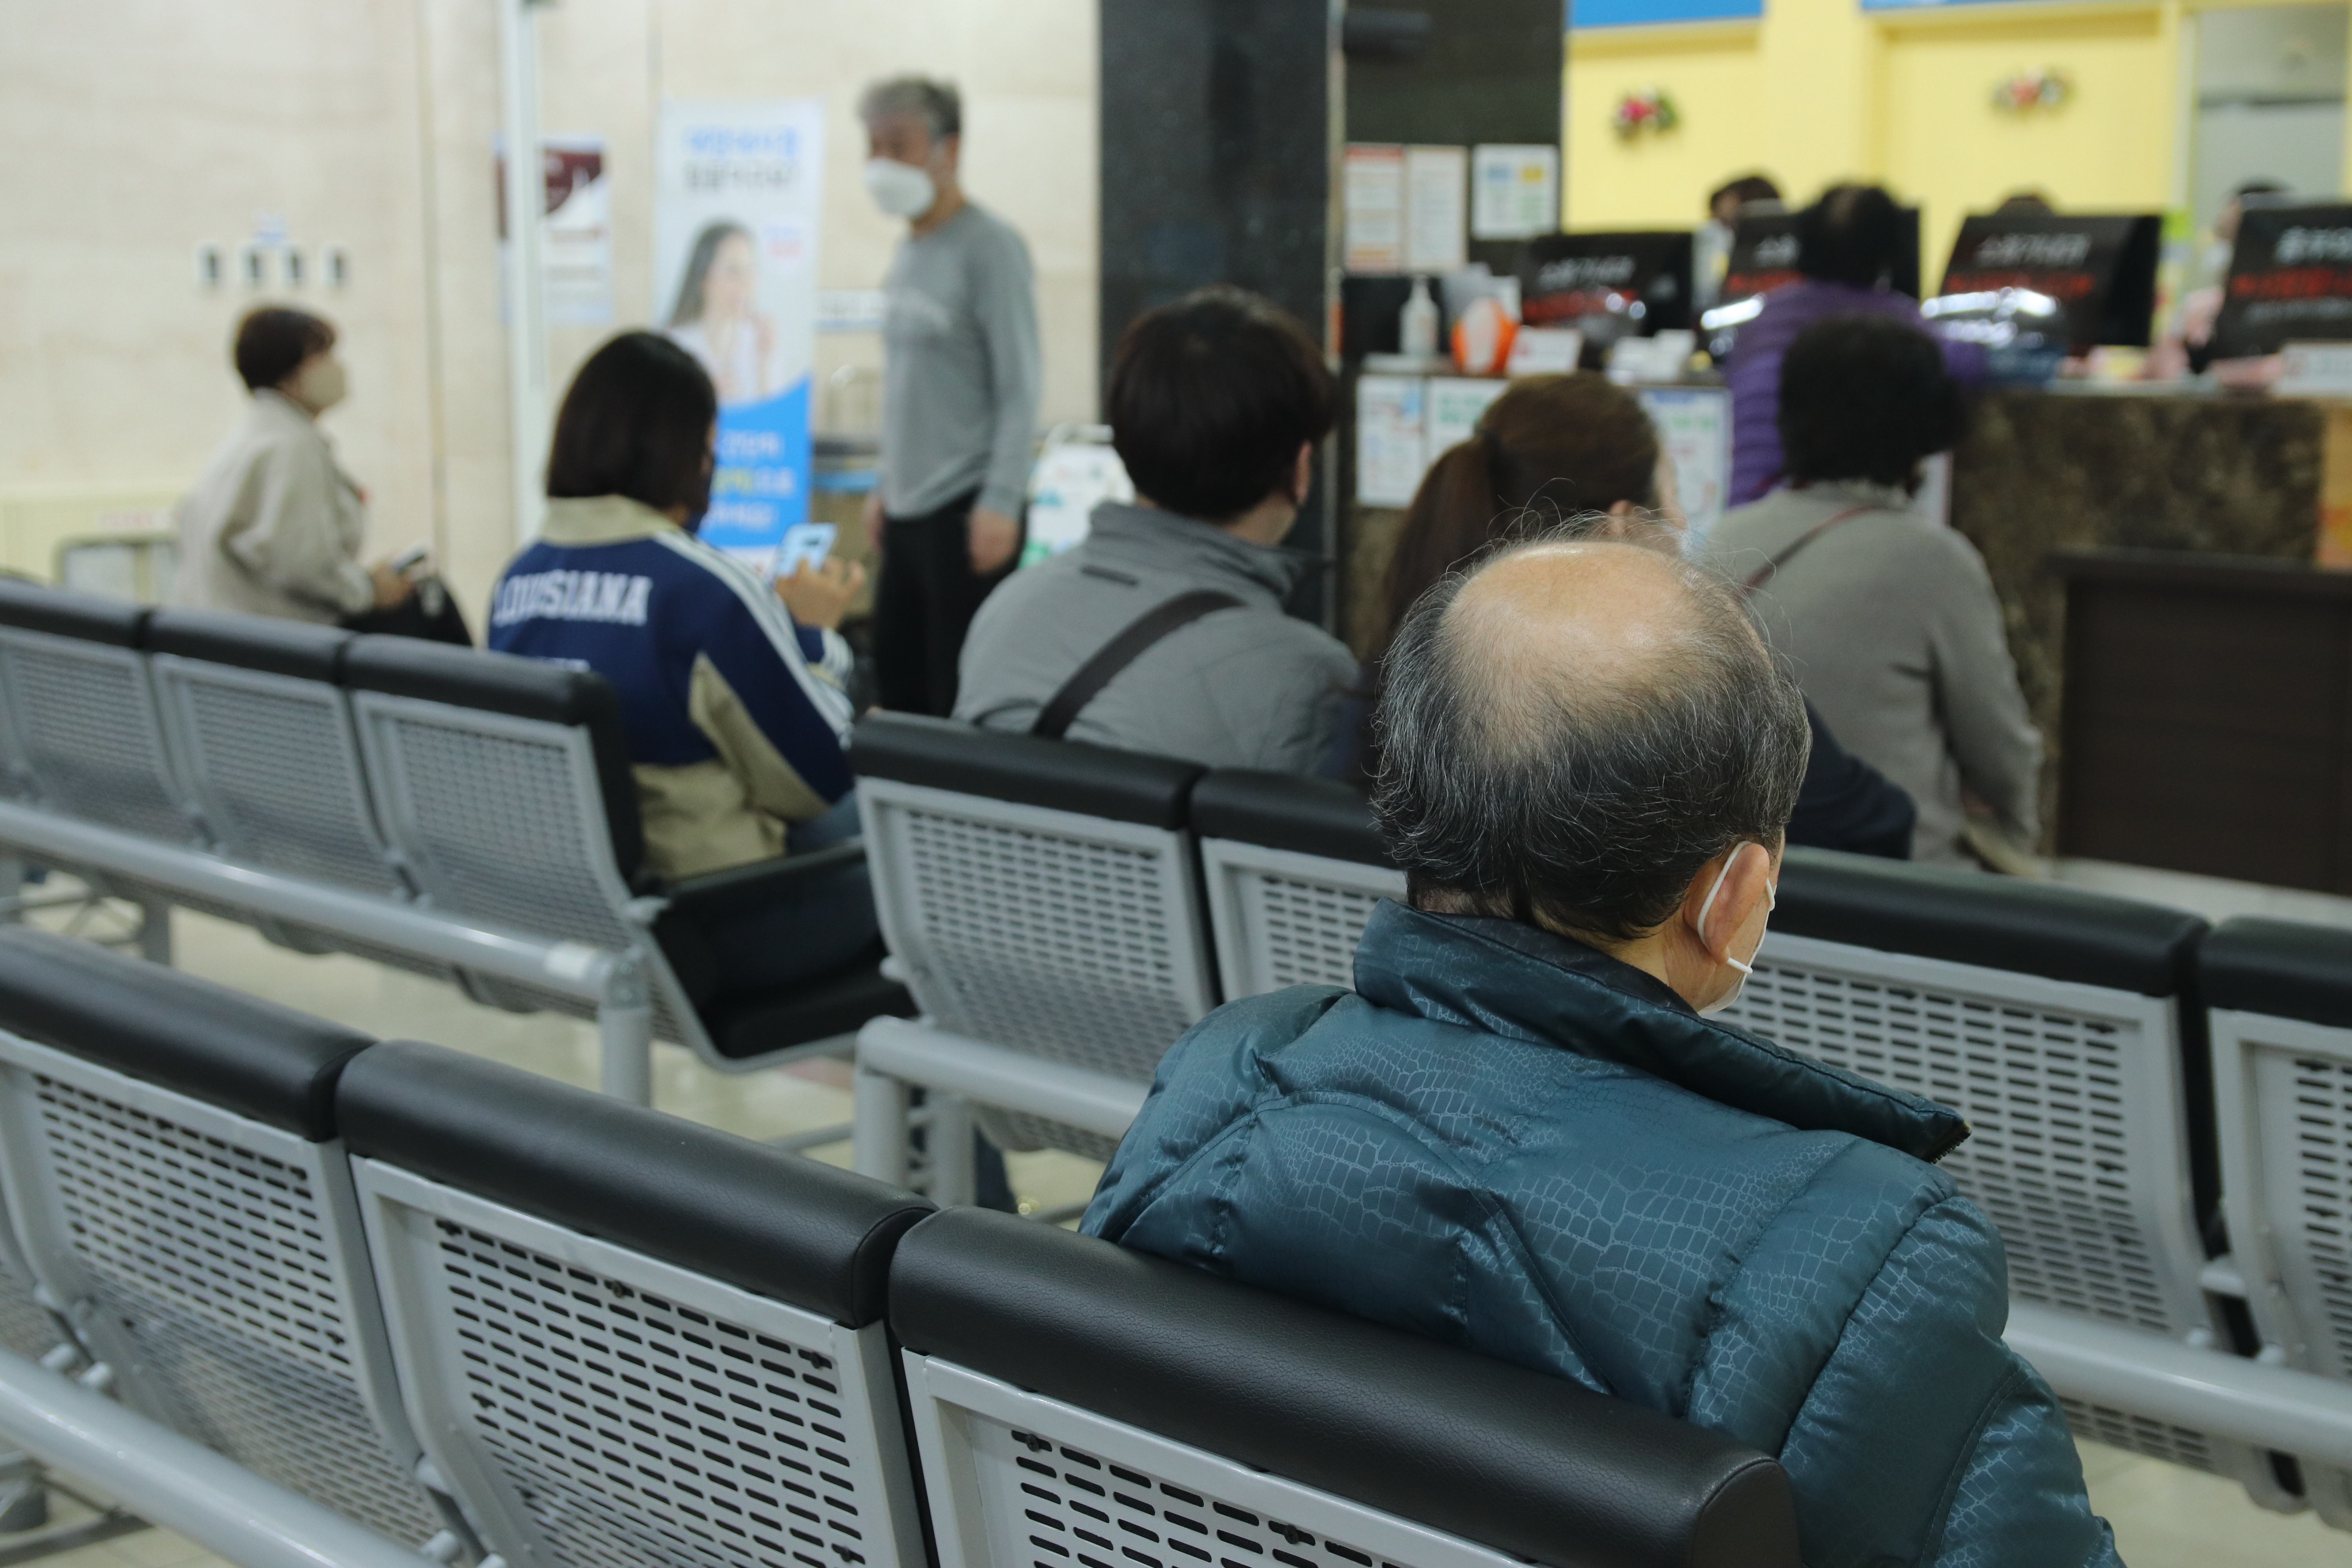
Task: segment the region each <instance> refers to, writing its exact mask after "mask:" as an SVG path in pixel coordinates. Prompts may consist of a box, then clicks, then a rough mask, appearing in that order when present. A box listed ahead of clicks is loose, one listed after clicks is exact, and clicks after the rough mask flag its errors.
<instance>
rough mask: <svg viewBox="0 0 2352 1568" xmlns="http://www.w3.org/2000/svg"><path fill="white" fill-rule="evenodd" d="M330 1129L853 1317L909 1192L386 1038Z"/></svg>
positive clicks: (668, 1257) (503, 1198)
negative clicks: (338, 1124) (336, 1124)
mask: <svg viewBox="0 0 2352 1568" xmlns="http://www.w3.org/2000/svg"><path fill="white" fill-rule="evenodd" d="M336 1113H337V1115H338V1117H339V1118H340V1120H341V1126H342V1131H343V1140H344V1142H345V1144H346V1146H347V1147H348V1148H349V1149H350V1150H351V1152H352V1153H354V1154H369V1155H373V1156H375V1157H376V1158H379V1159H381V1160H383V1161H385V1162H386V1163H390V1164H394V1165H398V1166H400V1167H401V1168H402V1169H404V1170H407V1171H412V1172H414V1173H416V1174H417V1175H420V1176H425V1177H427V1178H429V1179H431V1180H433V1181H436V1182H441V1183H444V1184H446V1185H449V1186H453V1187H457V1188H460V1189H462V1190H464V1191H466V1192H468V1193H472V1194H475V1195H476V1196H478V1197H485V1198H489V1199H492V1200H493V1201H495V1202H498V1203H501V1204H505V1205H508V1206H509V1207H510V1208H518V1209H521V1210H523V1211H524V1212H526V1213H529V1214H533V1215H539V1216H540V1217H541V1218H542V1219H547V1220H551V1221H553V1222H555V1223H556V1224H558V1225H562V1226H569V1227H571V1228H572V1229H574V1230H580V1231H585V1232H586V1233H588V1234H589V1235H591V1236H595V1237H603V1238H604V1240H606V1241H611V1242H614V1243H617V1244H619V1245H620V1246H623V1247H629V1248H632V1249H634V1250H635V1251H639V1252H644V1253H646V1254H649V1255H651V1256H652V1257H655V1258H662V1259H664V1260H665V1261H667V1262H670V1263H675V1264H677V1266H678V1267H679V1268H690V1269H692V1270H694V1271H695V1272H696V1273H698V1274H707V1275H709V1276H710V1277H712V1278H713V1279H723V1280H725V1281H726V1282H727V1283H729V1284H730V1285H738V1286H740V1287H742V1288H743V1289H747V1290H752V1291H756V1292H758V1293H759V1294H761V1295H763V1296H768V1297H772V1298H773V1299H775V1300H780V1301H787V1302H790V1303H792V1304H793V1306H796V1307H803V1308H806V1309H807V1310H810V1311H812V1312H818V1313H822V1314H823V1315H824V1316H825V1317H827V1318H830V1319H832V1320H833V1321H835V1322H839V1323H844V1324H846V1325H848V1326H849V1327H851V1328H859V1327H863V1326H864V1325H866V1324H867V1323H870V1322H873V1321H876V1320H877V1319H879V1318H880V1317H881V1315H882V1304H883V1292H884V1288H885V1285H886V1283H887V1276H888V1272H889V1267H890V1253H891V1249H892V1248H893V1247H896V1246H897V1245H898V1238H899V1237H901V1236H903V1235H905V1234H906V1232H907V1230H908V1227H910V1226H913V1225H914V1223H915V1222H916V1221H917V1220H919V1219H921V1218H922V1217H923V1216H924V1215H927V1214H929V1213H930V1212H931V1205H929V1203H927V1202H925V1201H924V1200H923V1199H921V1198H919V1197H918V1196H916V1195H915V1194H912V1193H909V1192H906V1191H904V1190H902V1189H900V1188H898V1187H892V1186H886V1185H884V1184H882V1183H880V1182H877V1181H872V1180H869V1179H868V1178H866V1177H864V1176H859V1175H854V1174H852V1173H849V1172H847V1171H841V1170H835V1168H834V1167H832V1166H830V1165H821V1164H819V1163H816V1162H815V1161H814V1160H804V1159H802V1158H801V1157H800V1156H799V1155H797V1154H788V1153H785V1152H783V1151H782V1150H780V1149H771V1148H769V1147H767V1146H766V1145H765V1144H761V1143H754V1142H751V1140H750V1139H748V1138H738V1137H736V1136H735V1135H734V1134H732V1133H730V1132H720V1131H716V1130H715V1129H712V1128H709V1127H699V1126H697V1125H696V1124H695V1123H693V1122H691V1121H684V1120H682V1119H680V1118H678V1117H675V1116H667V1115H664V1114H663V1113H662V1112H660V1111H657V1110H651V1109H649V1108H647V1107H646V1106H642V1105H629V1104H626V1103H625V1102H623V1101H621V1100H614V1099H612V1098H610V1097H609V1096H606V1095H602V1094H592V1093H590V1092H589V1091H588V1090H586V1089H573V1088H572V1087H571V1086H569V1085H567V1084H561V1083H557V1082H555V1081H554V1080H553V1079H545V1078H541V1077H540V1076H538V1075H537V1074H535V1073H528V1072H522V1071H520V1070H519V1069H517V1068H509V1067H502V1066H500V1065H499V1064H498V1063H496V1062H490V1061H485V1060H483V1059H482V1058H478V1057H470V1056H467V1055H465V1054H463V1053H462V1052H458V1051H452V1050H446V1049H444V1048H443V1047H439V1046H427V1045H421V1044H418V1043H417V1042H415V1041H413V1040H396V1041H393V1042H390V1043H388V1044H385V1045H383V1046H379V1047H376V1048H375V1049H373V1050H372V1051H369V1052H368V1053H367V1054H366V1055H364V1056H362V1058H360V1059H359V1061H357V1062H355V1063H353V1064H352V1070H350V1071H348V1072H346V1073H344V1075H343V1079H342V1082H341V1084H340V1085H339V1086H338V1088H337V1091H336Z"/></svg>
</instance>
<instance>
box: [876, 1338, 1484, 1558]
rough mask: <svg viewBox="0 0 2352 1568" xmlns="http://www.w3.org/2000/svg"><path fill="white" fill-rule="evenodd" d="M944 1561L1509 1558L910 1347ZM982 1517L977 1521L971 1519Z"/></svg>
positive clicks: (921, 1435) (913, 1389) (910, 1375)
mask: <svg viewBox="0 0 2352 1568" xmlns="http://www.w3.org/2000/svg"><path fill="white" fill-rule="evenodd" d="M907 1365H908V1381H909V1384H911V1390H910V1392H911V1393H912V1394H913V1397H914V1400H915V1405H916V1413H915V1423H916V1431H917V1433H918V1434H919V1440H920V1443H921V1447H922V1451H923V1462H924V1467H925V1474H926V1478H927V1479H928V1481H929V1489H930V1490H929V1495H930V1496H931V1498H933V1499H934V1500H935V1501H934V1504H933V1521H934V1528H935V1530H936V1532H937V1535H938V1538H939V1544H940V1563H941V1565H942V1568H1197V1565H1210V1568H1223V1565H1225V1564H1229V1563H1230V1564H1236V1565H1238V1564H1244V1563H1245V1564H1249V1565H1251V1568H1374V1565H1375V1564H1377V1565H1378V1568H1503V1565H1504V1564H1507V1563H1516V1562H1517V1560H1516V1559H1514V1558H1511V1557H1508V1556H1506V1555H1504V1554H1503V1553H1501V1552H1496V1551H1493V1550H1492V1549H1490V1548H1488V1547H1485V1546H1480V1545H1477V1544H1475V1543H1474V1542H1468V1541H1465V1540H1463V1539H1461V1538H1460V1537H1458V1536H1454V1535H1448V1534H1444V1533H1441V1532H1439V1531H1433V1530H1431V1529H1428V1528H1426V1527H1424V1526H1421V1525H1417V1524H1413V1523H1412V1522H1410V1521H1404V1520H1401V1519H1398V1518H1396V1517H1395V1516H1393V1515H1391V1514H1385V1513H1382V1512H1381V1511H1379V1510H1376V1509H1371V1508H1367V1507H1365V1506H1364V1505H1363V1504H1361V1503H1358V1502H1354V1501H1350V1500H1347V1499H1343V1498H1339V1497H1334V1496H1332V1495H1331V1494H1330V1493H1328V1492H1325V1491H1320V1490H1318V1489H1314V1488H1311V1487H1307V1486H1302V1485H1299V1484H1298V1483H1297V1482H1293V1481H1287V1480H1284V1479H1279V1478H1277V1477H1275V1476H1272V1475H1268V1474H1266V1473H1265V1472H1264V1471H1261V1470H1254V1469H1250V1468H1246V1467H1244V1466H1242V1465H1237V1464H1235V1463H1234V1462H1233V1461H1231V1460H1229V1459H1224V1458H1219V1457H1217V1456H1215V1455H1213V1454H1208V1453H1204V1452H1202V1450H1201V1449H1198V1448H1194V1447H1189V1446H1187V1445H1184V1444H1181V1443H1177V1442H1173V1441H1171V1440H1170V1439H1168V1438H1165V1437H1161V1436H1157V1435H1156V1434H1153V1433H1150V1432H1148V1431H1145V1430H1144V1429H1142V1428H1140V1427H1138V1426H1129V1425H1127V1424H1125V1423H1121V1422H1117V1421H1111V1420H1108V1419H1106V1418H1104V1417H1102V1416H1099V1415H1094V1414H1092V1413H1091V1412H1087V1411H1084V1410H1080V1409H1077V1408H1076V1407H1075V1406H1072V1405H1064V1404H1061V1403H1059V1402H1058V1401H1055V1400H1052V1399H1047V1398H1044V1397H1041V1396H1039V1395H1037V1394H1028V1393H1024V1392H1023V1391H1022V1390H1019V1389H1016V1388H1014V1387H1013V1386H1012V1385H1010V1384H1004V1383H1000V1382H998V1381H997V1380H995V1379H993V1378H990V1377H985V1376H982V1375H981V1374H979V1373H973V1372H971V1371H969V1370H967V1369H965V1368H962V1367H960V1366H956V1365H954V1364H953V1363H947V1362H942V1361H939V1360H936V1359H932V1358H926V1357H922V1356H917V1355H912V1354H910V1355H908V1357H907ZM942 1499H945V1500H948V1501H947V1503H946V1504H945V1506H942V1505H941V1503H940V1501H938V1500H942ZM975 1516H976V1517H975Z"/></svg>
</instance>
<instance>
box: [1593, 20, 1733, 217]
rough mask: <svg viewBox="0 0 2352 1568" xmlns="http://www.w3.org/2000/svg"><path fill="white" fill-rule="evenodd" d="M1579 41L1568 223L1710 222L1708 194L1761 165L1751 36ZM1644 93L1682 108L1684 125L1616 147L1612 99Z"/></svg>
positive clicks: (1721, 34) (1714, 34)
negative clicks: (1636, 42) (1630, 44)
mask: <svg viewBox="0 0 2352 1568" xmlns="http://www.w3.org/2000/svg"><path fill="white" fill-rule="evenodd" d="M1645 30H1646V29H1645ZM1583 43H1584V41H1583V40H1581V39H1575V40H1571V47H1570V52H1569V67H1568V115H1567V134H1568V160H1567V178H1568V190H1567V201H1566V205H1563V206H1562V208H1561V209H1560V210H1561V211H1562V212H1563V213H1565V214H1566V215H1567V219H1568V226H1569V227H1570V228H1572V229H1595V228H1691V227H1695V226H1696V225H1697V224H1699V223H1700V222H1701V221H1702V220H1703V219H1704V218H1705V217H1706V213H1705V211H1704V210H1703V208H1704V205H1705V203H1706V193H1707V192H1708V191H1711V190H1713V189H1714V188H1715V187H1716V186H1717V185H1719V184H1722V183H1723V182H1724V180H1725V179H1726V178H1727V177H1728V176H1730V175H1733V174H1746V173H1748V172H1749V171H1750V170H1752V169H1755V168H1756V167H1758V161H1757V154H1756V150H1755V149H1756V142H1757V137H1756V132H1755V123H1756V119H1757V115H1758V112H1759V107H1760V97H1761V95H1760V92H1759V87H1760V85H1761V84H1760V80H1759V73H1758V71H1757V69H1756V30H1755V29H1754V28H1753V27H1743V28H1733V29H1725V30H1721V31H1714V32H1710V33H1709V34H1706V35H1704V36H1702V37H1698V38H1695V39H1692V40H1690V41H1689V42H1683V41H1681V40H1671V39H1670V40H1666V41H1664V43H1663V46H1662V47H1637V48H1634V49H1626V48H1624V47H1622V45H1621V46H1620V47H1614V48H1609V47H1581V46H1582V45H1583ZM1610 43H1611V44H1612V45H1617V44H1619V40H1616V39H1612V40H1610ZM1647 87H1656V88H1660V89H1664V91H1665V92H1666V93H1667V95H1668V96H1669V97H1671V98H1672V99H1673V100H1675V104H1676V105H1677V106H1678V107H1679V108H1680V109H1681V110H1683V113H1684V115H1685V121H1684V123H1683V124H1682V125H1680V126H1678V127H1677V128H1676V129H1675V130H1673V131H1670V132H1664V133H1652V132H1644V133H1643V134H1642V135H1640V136H1638V137H1634V138H1633V139H1631V140H1629V141H1622V142H1621V141H1619V140H1618V138H1617V135H1616V132H1614V131H1613V130H1612V128H1611V125H1610V120H1611V117H1612V115H1613V114H1614V113H1615V111H1616V107H1617V100H1619V99H1620V98H1622V97H1623V96H1624V95H1625V94H1626V93H1628V92H1633V91H1638V90H1640V89H1643V88H1647ZM1766 172H1767V173H1776V172H1775V171H1773V170H1770V169H1769V168H1768V169H1767V170H1766Z"/></svg>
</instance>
